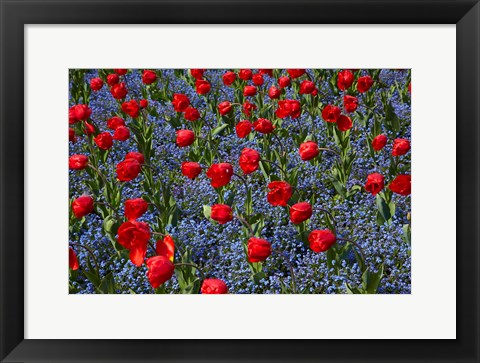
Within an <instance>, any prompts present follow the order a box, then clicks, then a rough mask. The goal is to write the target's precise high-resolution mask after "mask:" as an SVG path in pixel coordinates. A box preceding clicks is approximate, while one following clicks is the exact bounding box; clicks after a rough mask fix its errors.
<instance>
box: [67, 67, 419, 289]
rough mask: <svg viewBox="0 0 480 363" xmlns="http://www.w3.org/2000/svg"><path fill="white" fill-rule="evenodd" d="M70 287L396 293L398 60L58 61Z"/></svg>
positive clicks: (400, 247)
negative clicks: (262, 65) (62, 84)
mask: <svg viewBox="0 0 480 363" xmlns="http://www.w3.org/2000/svg"><path fill="white" fill-rule="evenodd" d="M69 82H70V84H69V192H70V201H69V206H70V208H69V210H70V212H69V213H70V216H69V248H68V251H69V292H70V293H71V294H225V293H229V294H343V293H349V294H409V293H410V292H411V257H410V255H411V238H410V236H411V214H410V210H411V195H410V194H411V181H410V164H411V151H410V147H411V146H410V139H411V102H410V101H411V72H410V70H407V69H396V70H393V69H366V70H359V69H355V70H349V69H344V70H340V69H338V70H336V69H98V70H97V69H95V70H93V69H71V70H69Z"/></svg>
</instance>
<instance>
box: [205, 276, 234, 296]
mask: <svg viewBox="0 0 480 363" xmlns="http://www.w3.org/2000/svg"><path fill="white" fill-rule="evenodd" d="M201 292H202V294H228V287H227V285H226V284H225V282H223V281H222V280H219V279H205V280H203V284H202V288H201Z"/></svg>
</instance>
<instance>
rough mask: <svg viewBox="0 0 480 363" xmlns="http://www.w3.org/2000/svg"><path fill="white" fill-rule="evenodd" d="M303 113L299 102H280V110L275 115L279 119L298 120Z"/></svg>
mask: <svg viewBox="0 0 480 363" xmlns="http://www.w3.org/2000/svg"><path fill="white" fill-rule="evenodd" d="M301 113H302V109H301V106H300V101H297V100H283V101H278V109H277V110H276V111H275V114H276V115H277V117H279V118H282V119H283V118H285V117H288V116H290V117H291V118H297V117H299V116H300V114H301Z"/></svg>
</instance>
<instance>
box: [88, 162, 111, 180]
mask: <svg viewBox="0 0 480 363" xmlns="http://www.w3.org/2000/svg"><path fill="white" fill-rule="evenodd" d="M88 166H89V167H90V168H92V169H93V170H95V172H96V173H97V174H98V176H99V177H100V178H102V180H103V182H104V183H105V184H107V183H108V182H107V178H105V175H103V173H102V172H101V171H100V170H98V169H97V168H96V167H94V166H93V165H92V164H88Z"/></svg>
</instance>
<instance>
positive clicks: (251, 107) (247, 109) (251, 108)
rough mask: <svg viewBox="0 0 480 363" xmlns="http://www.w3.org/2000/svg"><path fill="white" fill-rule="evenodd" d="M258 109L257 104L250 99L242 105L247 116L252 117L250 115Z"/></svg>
mask: <svg viewBox="0 0 480 363" xmlns="http://www.w3.org/2000/svg"><path fill="white" fill-rule="evenodd" d="M256 109H257V106H255V105H254V104H253V103H251V102H249V101H245V102H244V103H243V105H242V110H243V113H244V114H245V115H246V116H247V117H250V115H251V114H252V111H254V110H256Z"/></svg>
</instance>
